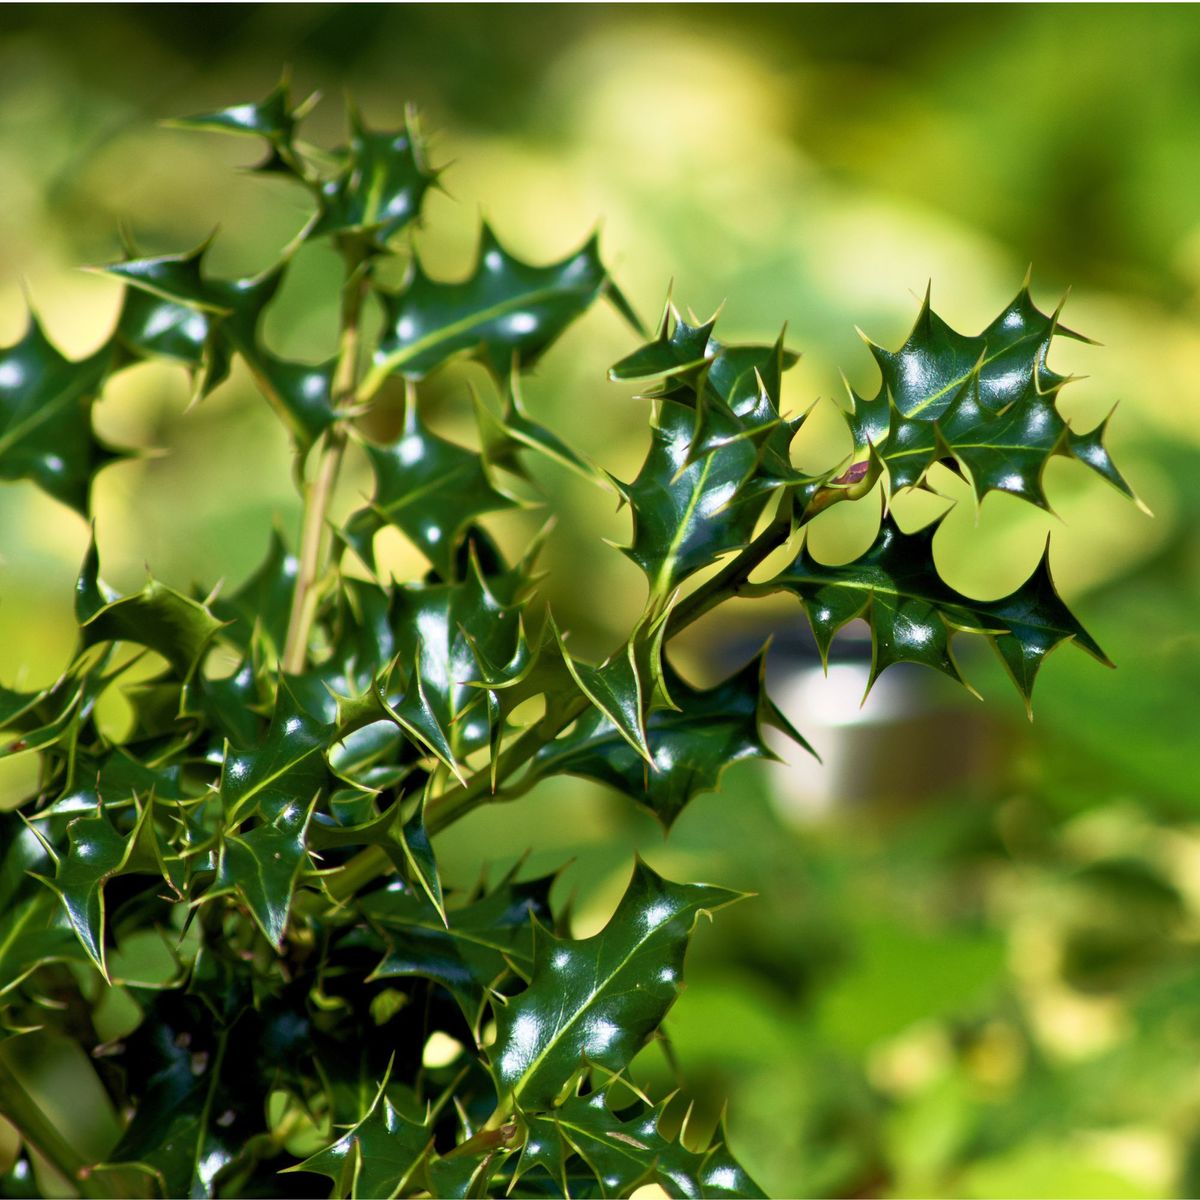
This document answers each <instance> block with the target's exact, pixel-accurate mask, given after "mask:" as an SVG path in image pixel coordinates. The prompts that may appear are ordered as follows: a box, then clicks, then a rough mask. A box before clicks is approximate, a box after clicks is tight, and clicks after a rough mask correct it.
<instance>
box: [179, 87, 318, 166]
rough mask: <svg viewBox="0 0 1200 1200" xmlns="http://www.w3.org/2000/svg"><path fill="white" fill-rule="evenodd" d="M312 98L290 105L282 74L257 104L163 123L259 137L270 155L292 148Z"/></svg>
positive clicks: (221, 109)
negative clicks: (299, 123)
mask: <svg viewBox="0 0 1200 1200" xmlns="http://www.w3.org/2000/svg"><path fill="white" fill-rule="evenodd" d="M315 101H316V97H315V96H314V97H312V98H311V99H310V100H307V101H305V102H304V104H302V105H300V106H299V107H298V108H293V107H292V102H291V86H290V83H289V80H288V78H287V76H286V75H285V76H284V77H283V78H282V79H281V80H280V81H279V83H278V84H276V86H275V87H274V88H272V89H271V91H270V92H269V93H268V94H267V95H266V97H265V98H264V99H262V100H260V101H259V102H258V103H257V104H234V105H231V106H230V107H228V108H220V109H217V110H215V111H213V112H205V113H197V114H196V115H195V116H191V117H176V118H174V119H172V120H170V121H168V122H167V124H168V125H172V126H174V127H175V128H177V129H202V130H209V131H211V132H214V133H231V134H238V135H241V136H245V137H260V138H263V139H264V140H265V141H266V142H267V143H268V144H269V146H270V147H271V149H272V152H273V154H279V153H284V154H287V153H289V152H290V151H292V142H293V139H294V137H295V133H296V125H297V123H298V122H299V121H300V120H301V119H302V118H303V116H304V114H305V113H306V112H307V111H308V110H309V109H310V108H311V107H312V105H313V103H314V102H315ZM259 169H260V170H262V169H263V168H262V167H260V168H259Z"/></svg>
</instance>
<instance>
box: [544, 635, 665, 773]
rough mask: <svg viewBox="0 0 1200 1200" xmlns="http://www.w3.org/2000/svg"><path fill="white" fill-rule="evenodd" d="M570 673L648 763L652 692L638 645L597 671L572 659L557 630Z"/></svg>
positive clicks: (599, 710)
mask: <svg viewBox="0 0 1200 1200" xmlns="http://www.w3.org/2000/svg"><path fill="white" fill-rule="evenodd" d="M554 633H555V636H556V637H558V640H559V648H560V650H561V651H562V656H563V659H564V661H565V662H566V664H567V669H568V670H569V671H570V672H571V675H572V676H573V678H574V679H575V682H576V683H577V684H578V685H579V688H580V690H581V691H582V692H583V694H584V695H585V696H586V697H587V698H588V700H589V701H590V702H591V704H592V706H593V708H594V709H595V711H596V712H598V713H600V714H601V715H602V717H603V718H604V719H605V720H606V721H607V722H608V723H609V724H610V725H611V726H612V728H613V729H614V730H615V731H616V732H617V733H618V734H620V736H621V737H622V738H623V739H624V741H625V742H626V743H627V744H628V745H629V746H630V747H631V748H632V749H633V751H634V752H635V753H636V754H638V755H640V756H641V757H642V758H643V759H645V760H646V761H647V762H650V761H651V759H650V747H649V745H648V744H647V742H646V710H647V709H648V707H649V705H650V701H651V699H652V689H651V687H650V686H648V681H647V680H646V678H645V674H644V672H643V669H642V668H643V663H642V662H641V661H639V656H638V653H637V646H636V641H635V640H634V639H631V640H630V641H629V642H628V643H627V644H626V646H625V648H624V649H623V650H619V651H617V652H616V653H615V654H613V655H612V657H611V658H609V659H608V660H607V661H606V662H603V663H601V664H600V666H598V667H592V666H589V665H588V664H587V663H584V662H579V661H577V660H576V659H573V658H572V657H571V655H570V653H569V651H568V650H567V647H566V644H565V643H564V642H563V640H562V636H561V634H559V633H558V630H557V628H555V630H554Z"/></svg>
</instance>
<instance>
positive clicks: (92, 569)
mask: <svg viewBox="0 0 1200 1200" xmlns="http://www.w3.org/2000/svg"><path fill="white" fill-rule="evenodd" d="M75 618H76V620H77V621H78V622H79V627H80V632H81V634H82V636H83V644H84V645H85V646H95V645H98V644H100V643H102V642H132V643H133V644H134V645H137V646H147V647H149V649H151V650H154V651H156V652H157V653H159V654H161V655H162V656H163V658H165V659H166V660H167V661H168V662H169V663H170V664H171V666H172V667H174V669H175V670H176V672H177V673H178V674H179V675H180V676H182V677H184V678H186V677H187V676H189V675H190V674H191V673H192V671H193V670H195V667H196V664H197V663H198V662H199V661H200V659H201V658H202V657H203V655H204V652H205V651H206V650H207V649H208V645H209V643H210V642H211V641H212V638H213V636H214V634H216V632H217V630H218V629H220V628H221V622H220V621H219V620H218V619H217V618H216V617H215V616H214V615H213V613H212V611H211V610H210V609H208V608H207V607H206V606H205V605H203V604H201V603H199V602H198V601H196V600H192V599H190V598H189V597H187V596H185V595H183V593H182V592H177V591H175V589H174V588H169V587H167V586H166V585H165V584H162V583H159V582H158V581H157V580H156V579H150V578H148V579H147V580H146V584H145V586H144V587H143V588H142V590H141V591H140V592H136V593H134V594H133V595H132V596H116V595H114V594H113V593H112V592H111V591H110V590H109V589H108V588H107V587H106V586H105V584H103V583H102V582H101V580H100V556H99V553H98V552H97V550H96V543H95V541H94V540H93V541H92V542H91V544H90V545H89V546H88V552H87V556H86V557H85V558H84V560H83V567H82V568H81V570H80V573H79V579H78V581H77V583H76V585H75Z"/></svg>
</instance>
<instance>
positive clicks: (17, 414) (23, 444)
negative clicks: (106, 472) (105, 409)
mask: <svg viewBox="0 0 1200 1200" xmlns="http://www.w3.org/2000/svg"><path fill="white" fill-rule="evenodd" d="M111 361H112V352H111V349H110V348H109V347H108V346H107V345H106V346H103V347H101V349H99V350H97V351H96V353H95V354H92V355H89V356H88V357H87V358H83V359H80V360H79V361H78V362H71V361H70V360H69V359H67V358H65V357H64V356H63V355H62V354H61V353H59V351H58V349H57V348H56V347H55V346H53V345H52V344H51V343H50V341H49V340H48V339H47V337H46V335H45V333H43V331H42V327H41V325H40V323H39V322H38V320H37V317H36V316H34V315H33V313H32V312H31V313H30V315H29V325H28V328H27V329H26V331H25V336H24V337H23V338H21V340H20V341H19V342H15V343H14V344H13V345H11V346H6V347H3V348H0V479H30V480H32V481H33V482H34V483H36V484H37V485H38V487H40V488H41V489H42V490H43V491H45V492H46V493H48V494H49V495H51V496H53V497H54V498H55V499H56V500H59V501H61V502H62V503H63V504H66V505H69V506H70V507H71V508H73V509H75V511H76V512H78V513H81V514H83V515H85V516H86V515H87V512H88V494H89V488H90V485H91V481H92V479H93V477H94V476H95V474H96V472H97V471H99V470H100V469H101V468H102V467H104V466H105V465H106V464H108V463H110V462H112V461H114V460H115V459H116V458H118V457H119V456H120V455H119V453H118V452H117V451H115V450H113V449H111V448H110V447H108V446H106V445H104V443H103V442H101V441H100V439H99V438H97V437H96V435H95V433H94V432H93V430H92V417H91V411H92V402H93V401H94V400H95V398H96V395H97V393H98V392H99V390H100V388H101V386H102V384H103V382H104V378H105V375H106V374H107V372H108V370H109V367H110V364H111Z"/></svg>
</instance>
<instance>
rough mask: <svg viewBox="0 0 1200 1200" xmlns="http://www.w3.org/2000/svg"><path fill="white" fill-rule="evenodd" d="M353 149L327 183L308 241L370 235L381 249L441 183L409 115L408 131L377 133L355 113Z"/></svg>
mask: <svg viewBox="0 0 1200 1200" xmlns="http://www.w3.org/2000/svg"><path fill="white" fill-rule="evenodd" d="M350 122H351V135H350V146H349V148H348V150H346V151H345V152H344V154H343V156H342V159H343V161H342V165H341V168H340V170H339V172H338V174H337V176H336V177H335V178H334V179H331V180H328V181H326V182H324V183H322V184H321V185H320V187H319V189H318V193H317V198H318V204H319V210H318V213H317V217H316V220H315V221H314V222H313V224H312V225H311V226H310V227H309V229H308V232H307V236H308V237H310V238H313V237H320V236H322V235H325V234H348V233H362V234H368V235H370V236H371V238H372V239H373V240H374V241H375V242H376V243H377V244H379V245H382V244H383V243H385V242H386V241H387V240H388V239H389V238H391V237H394V236H395V235H396V234H397V233H399V232H400V230H402V229H403V228H404V227H405V226H406V225H408V224H409V223H410V222H412V221H415V220H416V219H417V217H418V216H419V215H420V211H421V201H422V199H423V198H424V195H425V192H426V191H427V190H428V189H429V187H430V185H431V184H432V183H433V182H434V180H435V179H436V178H437V176H436V174H435V173H434V172H432V171H430V170H429V169H428V168H427V167H426V165H425V155H424V149H423V146H422V144H421V138H420V135H419V133H418V132H417V129H416V120H415V116H414V115H413V113H412V111H411V110H410V111H409V115H408V120H407V121H406V123H405V126H404V128H403V129H397V130H394V131H383V130H372V129H368V128H367V127H366V125H365V124H364V122H363V120H362V117H361V116H360V115H359V113H358V111H357V110H356V109H355V108H353V107H351V109H350Z"/></svg>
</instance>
